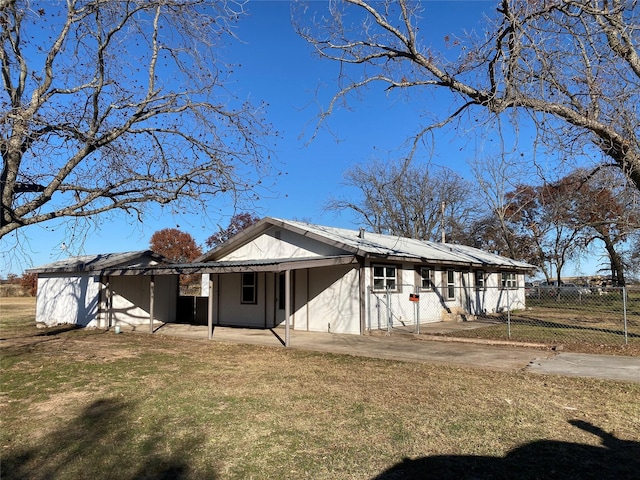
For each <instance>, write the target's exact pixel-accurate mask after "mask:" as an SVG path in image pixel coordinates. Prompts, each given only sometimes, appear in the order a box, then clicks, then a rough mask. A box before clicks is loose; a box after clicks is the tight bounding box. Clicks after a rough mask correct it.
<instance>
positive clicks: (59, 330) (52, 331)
mask: <svg viewBox="0 0 640 480" xmlns="http://www.w3.org/2000/svg"><path fill="white" fill-rule="evenodd" d="M81 328H83V327H82V326H81V325H75V324H70V323H68V324H64V325H55V326H53V327H47V328H45V329H43V330H38V331H36V332H34V333H26V334H25V333H23V332H20V334H19V335H14V336H7V337H6V338H0V341H4V340H15V339H17V338H37V337H53V336H56V335H61V334H63V333H67V332H71V331H73V330H79V329H81Z"/></svg>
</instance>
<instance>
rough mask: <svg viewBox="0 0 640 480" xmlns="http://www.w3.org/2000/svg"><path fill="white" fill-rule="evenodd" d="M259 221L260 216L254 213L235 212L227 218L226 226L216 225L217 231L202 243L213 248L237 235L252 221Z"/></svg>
mask: <svg viewBox="0 0 640 480" xmlns="http://www.w3.org/2000/svg"><path fill="white" fill-rule="evenodd" d="M259 221H260V217H258V216H256V215H254V214H253V213H249V212H241V213H236V214H235V215H234V216H233V217H231V220H229V225H227V227H226V228H222V227H220V226H219V227H218V231H217V232H216V233H214V234H213V235H211V236H210V237H209V238H207V239H206V240H205V241H204V243H205V245H206V246H207V247H209V248H214V247H216V246H218V245H220V244H221V243H224V242H226V241H227V240H229V239H230V238H231V237H233V236H234V235H237V234H238V233H240V232H241V231H243V230H244V229H245V228H248V227H250V226H251V225H253V224H254V223H257V222H259Z"/></svg>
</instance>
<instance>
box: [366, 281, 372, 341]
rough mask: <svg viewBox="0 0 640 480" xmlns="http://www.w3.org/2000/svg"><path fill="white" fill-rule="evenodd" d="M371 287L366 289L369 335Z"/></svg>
mask: <svg viewBox="0 0 640 480" xmlns="http://www.w3.org/2000/svg"><path fill="white" fill-rule="evenodd" d="M371 300H372V298H371V287H370V286H369V287H368V288H367V323H369V333H371V308H372V306H371Z"/></svg>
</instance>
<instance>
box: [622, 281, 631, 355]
mask: <svg viewBox="0 0 640 480" xmlns="http://www.w3.org/2000/svg"><path fill="white" fill-rule="evenodd" d="M622 318H623V320H624V344H625V345H629V335H628V332H627V287H622Z"/></svg>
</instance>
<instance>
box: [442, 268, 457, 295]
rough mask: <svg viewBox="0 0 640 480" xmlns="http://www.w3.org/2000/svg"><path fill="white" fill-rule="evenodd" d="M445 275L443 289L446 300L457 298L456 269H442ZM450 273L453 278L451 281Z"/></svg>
mask: <svg viewBox="0 0 640 480" xmlns="http://www.w3.org/2000/svg"><path fill="white" fill-rule="evenodd" d="M442 274H443V275H442V277H443V280H444V281H443V290H444V298H445V300H447V301H449V300H455V299H456V271H455V270H454V269H452V268H448V269H446V270H443V271H442ZM449 274H451V276H452V280H451V281H449Z"/></svg>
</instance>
